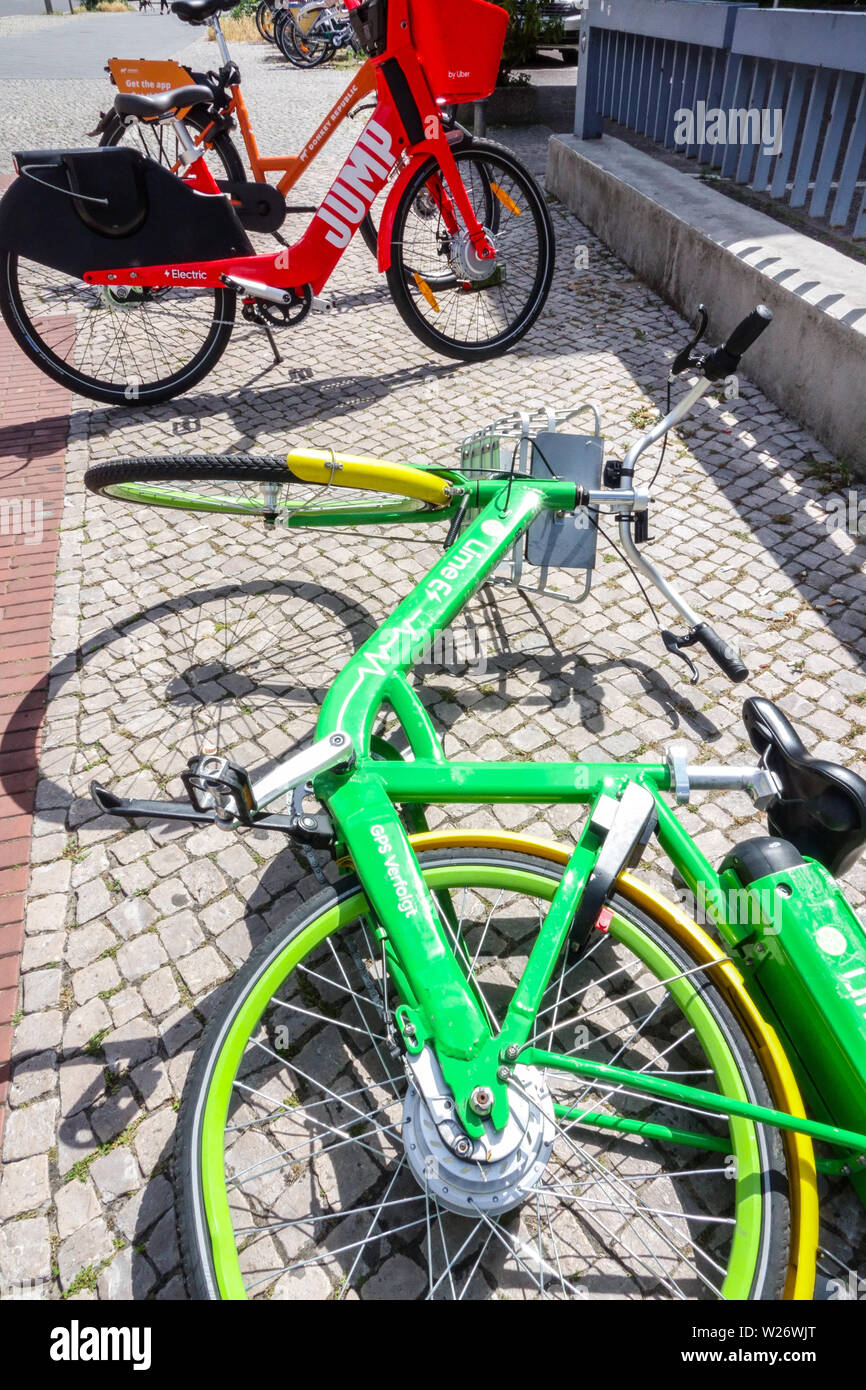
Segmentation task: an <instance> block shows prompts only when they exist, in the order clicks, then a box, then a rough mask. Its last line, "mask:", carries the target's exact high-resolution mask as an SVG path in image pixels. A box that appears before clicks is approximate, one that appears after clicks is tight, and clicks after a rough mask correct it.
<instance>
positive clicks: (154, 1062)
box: [131, 1057, 172, 1110]
mask: <svg viewBox="0 0 866 1390" xmlns="http://www.w3.org/2000/svg"><path fill="white" fill-rule="evenodd" d="M131 1076H132V1082H133V1085H134V1086H135V1087H136V1089H137V1090H138V1091H140V1093H141V1094H142V1096H143V1097H144V1103H145V1106H146V1107H147V1109H148V1110H157V1109H159V1107H160V1106H161V1105H162V1104H164V1102H165V1101H167V1100H171V1095H172V1091H171V1086H170V1084H169V1080H168V1067H167V1065H166V1063H165V1062H163V1061H161V1060H160V1059H159V1058H157V1057H152V1058H151V1059H150V1061H148V1062H142V1063H141V1065H140V1066H137V1067H136V1068H135V1071H133V1072H132V1073H131Z"/></svg>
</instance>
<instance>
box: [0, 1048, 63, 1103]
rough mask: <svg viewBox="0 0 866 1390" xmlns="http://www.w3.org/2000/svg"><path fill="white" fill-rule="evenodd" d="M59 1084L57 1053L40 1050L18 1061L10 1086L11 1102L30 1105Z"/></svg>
mask: <svg viewBox="0 0 866 1390" xmlns="http://www.w3.org/2000/svg"><path fill="white" fill-rule="evenodd" d="M56 1086H57V1053H56V1052H38V1053H37V1054H36V1055H35V1056H33V1057H26V1058H25V1059H24V1060H23V1061H21V1062H18V1063H16V1065H15V1068H14V1071H13V1073H12V1081H11V1084H10V1087H9V1102H10V1104H11V1105H13V1106H18V1105H29V1103H30V1101H32V1100H38V1099H39V1097H40V1096H44V1095H45V1094H46V1093H47V1092H49V1091H53V1090H55V1088H56Z"/></svg>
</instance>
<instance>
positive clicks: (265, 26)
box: [256, 0, 274, 43]
mask: <svg viewBox="0 0 866 1390" xmlns="http://www.w3.org/2000/svg"><path fill="white" fill-rule="evenodd" d="M256 28H257V29H258V31H259V33H260V34H261V36H262V38H263V39H264V40H265V43H273V42H274V11H273V6H272V5H270V4H269V3H268V0H261V3H260V5H259V6H258V8H257V10H256Z"/></svg>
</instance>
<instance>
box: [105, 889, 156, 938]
mask: <svg viewBox="0 0 866 1390" xmlns="http://www.w3.org/2000/svg"><path fill="white" fill-rule="evenodd" d="M155 918H156V913H155V912H154V910H153V908H152V907H151V906H150V903H148V902H145V900H144V898H126V899H125V900H124V901H123V902H122V903H118V905H117V907H113V908H112V909H111V911H110V912H109V913H108V920H109V922H110V923H111V925H112V927H113V928H114V930H115V931H116V932H117V934H118V936H122V937H123V939H124V941H128V940H129V939H130V937H133V936H137V935H138V933H139V932H143V931H145V930H146V929H147V928H148V927H149V926H150V925H151V923H152V922H153V921H154V920H155Z"/></svg>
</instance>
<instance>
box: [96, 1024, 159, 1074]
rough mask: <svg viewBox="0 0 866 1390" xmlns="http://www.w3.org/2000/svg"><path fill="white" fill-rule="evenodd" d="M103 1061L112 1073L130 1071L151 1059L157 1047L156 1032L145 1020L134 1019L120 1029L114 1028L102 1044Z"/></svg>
mask: <svg viewBox="0 0 866 1390" xmlns="http://www.w3.org/2000/svg"><path fill="white" fill-rule="evenodd" d="M102 1046H103V1051H104V1053H105V1060H106V1063H107V1064H108V1066H109V1067H110V1068H111V1070H112V1071H114V1072H118V1073H119V1072H121V1071H131V1070H132V1068H133V1067H136V1066H137V1065H138V1063H139V1062H143V1061H145V1060H146V1059H147V1058H148V1057H152V1056H153V1054H154V1052H155V1051H156V1046H157V1032H156V1029H155V1028H154V1026H153V1024H152V1023H151V1022H150V1020H149V1019H146V1018H134V1019H132V1020H131V1021H130V1022H129V1023H125V1024H124V1025H123V1027H122V1028H115V1029H114V1031H113V1032H112V1033H109V1034H108V1036H107V1037H106V1039H105V1041H104V1042H103V1044H102Z"/></svg>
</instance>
